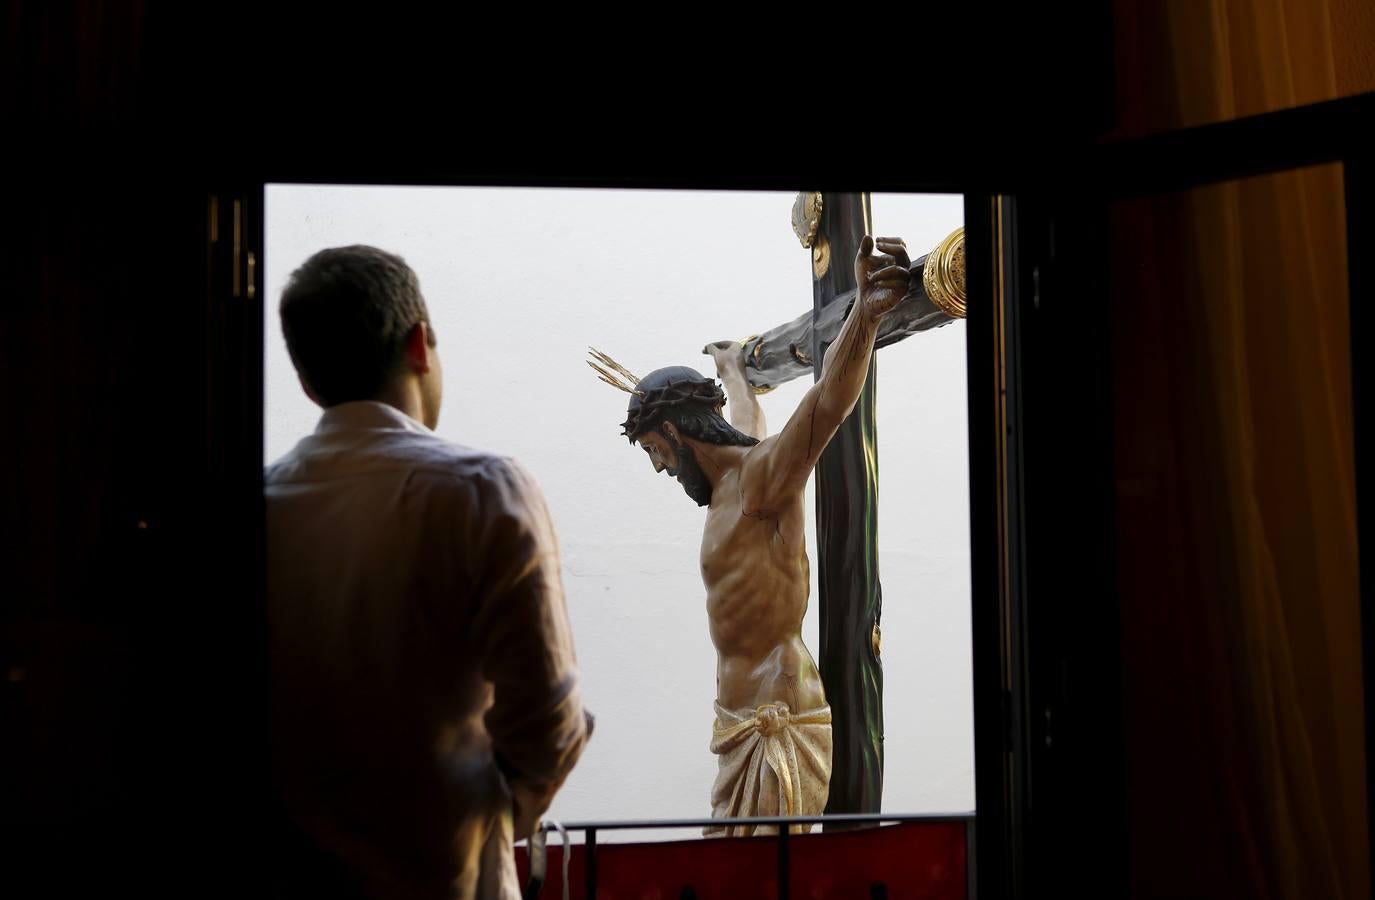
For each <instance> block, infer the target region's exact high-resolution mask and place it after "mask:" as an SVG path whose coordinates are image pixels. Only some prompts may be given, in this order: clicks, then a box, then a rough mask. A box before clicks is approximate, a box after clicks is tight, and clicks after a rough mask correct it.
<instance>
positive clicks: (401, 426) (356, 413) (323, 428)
mask: <svg viewBox="0 0 1375 900" xmlns="http://www.w3.org/2000/svg"><path fill="white" fill-rule="evenodd" d="M379 430H381V431H411V432H415V433H417V434H434V432H433V431H431V430H430V429H428V428H426V427H425V426H424V425H423V424H422V423H420V422H417V421H416V420H415V419H412V418H411V417H410V416H408V415H406V414H405V413H403V412H402V411H401V410H399V409H397V408H396V407H394V406H391V405H389V404H386V403H378V402H376V401H374V400H356V401H353V402H350V403H338V404H335V405H334V406H331V407H329V408H328V409H326V410H325V412H324V415H322V416H320V423H319V424H318V425H316V426H315V433H316V434H328V433H332V432H339V431H379Z"/></svg>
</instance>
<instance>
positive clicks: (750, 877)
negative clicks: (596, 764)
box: [516, 820, 968, 900]
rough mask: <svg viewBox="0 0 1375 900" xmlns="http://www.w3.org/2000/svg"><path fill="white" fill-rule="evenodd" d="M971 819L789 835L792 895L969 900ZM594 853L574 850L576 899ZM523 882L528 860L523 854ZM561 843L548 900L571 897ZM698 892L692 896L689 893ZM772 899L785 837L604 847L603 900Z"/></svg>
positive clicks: (582, 898)
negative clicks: (880, 888) (876, 888)
mask: <svg viewBox="0 0 1375 900" xmlns="http://www.w3.org/2000/svg"><path fill="white" fill-rule="evenodd" d="M965 829H966V824H965V822H964V821H963V820H954V821H942V822H908V823H904V824H900V825H886V826H883V827H881V828H864V829H858V830H854V831H839V832H832V833H829V834H827V833H824V832H823V833H821V834H806V835H792V836H791V837H789V838H788V855H789V859H790V866H789V878H790V882H791V883H790V885H789V887H790V891H789V896H791V897H792V898H794V900H828V898H842V897H844V898H869V897H870V896H874V895H873V894H872V893H871V888H872V887H873V885H875V884H876V883H879V882H881V883H882V884H883V885H884V887H885V888H886V889H887V892H886V894H879V895H878V896H887V897H891V898H897V897H903V898H914V900H967V893H968V883H967V877H966V876H967V871H966V851H967V848H966V846H965V844H966V831H965ZM585 863H586V857H585V853H584V848H583V846H582V845H581V844H574V845H573V852H572V857H571V859H570V860H569V872H568V877H569V881H570V882H571V891H570V892H569V896H570V897H571V898H573V900H586V893H585V891H584V885H585V884H586V880H585V879H586V874H585V872H586V870H585V868H584V867H585ZM516 864H517V867H518V868H519V870H520V879H521V884H522V885H524V884H525V882H526V879H527V878H528V875H529V869H530V866H529V856H528V854H527V852H526V849H525V847H524V846H521V847H517V848H516ZM562 882H563V845H562V839H561V838H560V836H559V834H558V833H557V832H555V833H553V834H551V835H550V836H549V870H548V874H547V876H546V878H545V882H544V889H543V890H542V891H541V892H540V894H539V896H540V897H541V898H552V900H558V898H560V897H562V896H563V891H562ZM686 887H690V888H691V889H692V893H691V895H686V894H685V893H684V890H683V889H684V888H686ZM683 896H694V897H696V898H697V900H751V898H763V900H771V898H774V897H777V896H778V839H777V837H774V836H769V837H747V838H706V839H702V838H696V839H693V840H685V841H672V842H665V843H643V844H604V843H599V844H598V845H597V900H651V898H653V900H678V898H680V897H683Z"/></svg>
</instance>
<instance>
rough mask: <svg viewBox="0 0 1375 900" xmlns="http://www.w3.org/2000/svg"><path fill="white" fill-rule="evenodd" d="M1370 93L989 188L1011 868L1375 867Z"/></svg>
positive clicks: (1280, 870)
mask: <svg viewBox="0 0 1375 900" xmlns="http://www.w3.org/2000/svg"><path fill="white" fill-rule="evenodd" d="M1372 101H1375V97H1372V96H1370V95H1366V96H1363V97H1357V98H1353V99H1349V100H1340V101H1334V102H1331V103H1326V104H1320V105H1315V106H1309V107H1303V108H1299V109H1293V110H1287V111H1283V112H1276V113H1271V114H1268V115H1264V116H1259V117H1256V118H1252V119H1244V120H1239V121H1234V122H1230V123H1226V124H1221V125H1212V126H1208V127H1203V128H1197V129H1191V130H1187V131H1182V132H1174V133H1171V134H1168V135H1162V136H1158V137H1154V138H1144V139H1139V140H1132V141H1126V142H1122V143H1118V144H1114V145H1108V146H1104V147H1101V148H1100V149H1099V151H1098V152H1097V154H1096V158H1095V161H1094V163H1093V164H1092V165H1089V166H1087V167H1085V169H1084V171H1083V172H1082V177H1083V178H1084V179H1086V180H1088V182H1089V183H1090V187H1089V189H1088V190H1084V189H1083V185H1082V184H1081V185H1078V186H1076V188H1075V190H1073V191H1071V192H1067V195H1072V196H1074V197H1082V198H1084V199H1082V200H1074V201H1065V200H1063V199H1057V198H1056V197H1054V196H1042V197H1025V196H1019V197H1017V198H1016V199H1015V201H1004V202H1003V204H1002V205H1001V206H999V207H997V208H996V209H995V210H994V215H993V216H992V217H991V220H992V221H994V222H998V221H1000V219H999V216H1003V215H1005V213H1006V211H1007V209H1008V208H1009V206H1014V205H1015V214H1016V216H1015V221H1014V222H1013V223H1012V225H1010V226H1009V225H1008V224H1007V223H1006V220H1005V219H1002V220H1001V221H1002V222H1003V224H1002V229H1003V231H1002V234H1003V235H1004V240H1003V241H1002V244H1001V257H1000V258H1001V260H1002V266H1003V271H1004V272H1006V273H1007V277H1006V280H1005V282H1004V283H1003V284H1002V285H1001V286H1000V290H1001V295H1000V296H1001V297H1002V303H1001V304H1000V306H999V309H1000V310H1001V314H1002V316H1003V321H1004V323H1005V328H1004V329H1003V331H1002V342H1001V345H1000V346H1001V347H1002V351H1001V352H1002V354H1003V357H1002V359H1003V366H1004V371H1006V372H1007V373H1008V377H1007V381H1006V383H1005V384H1004V385H1003V386H1002V388H1000V390H999V392H998V393H997V394H996V395H990V397H992V396H996V398H997V399H998V401H999V402H1001V403H1003V404H1004V407H1005V409H1006V410H1007V413H1006V414H1007V416H1008V421H1007V423H1006V428H1005V430H1004V432H1003V433H1005V434H1006V435H1008V438H1007V445H1006V447H1005V448H1004V450H1003V453H1002V455H1001V466H1002V471H1004V472H1005V477H1006V478H1007V479H1009V480H1010V484H1011V485H1012V490H1011V491H1010V496H1012V497H1013V498H1015V500H1016V501H1017V503H1014V505H1013V510H1014V513H1013V515H1011V516H1010V517H1009V519H1008V520H1007V523H1006V528H1007V530H1008V531H1007V534H1008V536H1009V537H1008V539H1007V540H1005V541H1004V542H1003V543H1002V546H1003V547H1004V548H1005V556H1006V560H1005V561H1004V564H1003V566H1002V568H1001V569H1000V571H1001V572H1002V577H1003V579H1004V581H1005V585H1004V587H1003V589H1002V594H1001V598H1002V600H1001V605H1000V608H999V610H998V614H999V617H1000V623H999V624H1000V625H1001V626H1002V630H1001V633H1000V634H1001V638H1002V640H1003V647H1002V653H1003V656H1002V659H1001V666H1002V674H1003V677H1004V684H1003V687H1004V689H1005V690H1006V691H1007V713H1006V714H1005V718H1004V720H1003V725H1004V727H1005V729H1006V734H1007V735H1008V736H1009V739H1008V741H1007V743H1006V746H1005V747H1003V748H1001V753H1002V754H1003V758H1004V762H1005V765H1004V767H1003V770H1002V772H1003V775H1002V778H1001V781H999V782H997V783H994V782H992V781H990V782H988V783H987V784H984V783H981V786H980V795H979V808H980V811H981V814H982V813H983V812H985V811H987V810H989V809H990V808H991V807H992V803H991V798H990V799H988V800H986V799H985V792H986V791H988V792H991V791H993V790H1001V791H1002V792H1003V795H1004V796H1005V797H1006V798H1008V803H1007V806H1006V809H1007V810H1008V815H1009V817H1010V820H1009V822H1008V823H1005V828H1004V830H1003V836H1004V844H1003V845H1002V849H1003V855H1002V863H1003V865H1002V867H1001V869H1000V870H999V873H1000V874H1001V875H1004V876H1006V878H1005V881H1004V882H1003V884H1002V885H1001V887H1002V888H1003V889H1004V890H1005V891H1006V895H1007V896H1039V895H1049V892H1050V891H1056V892H1060V893H1063V892H1069V893H1075V892H1076V891H1079V890H1084V889H1087V890H1090V891H1091V892H1092V893H1094V894H1095V895H1097V896H1126V897H1143V898H1144V897H1158V896H1208V897H1213V896H1277V897H1289V896H1325V897H1366V896H1369V895H1370V864H1369V860H1370V834H1371V831H1370V820H1371V815H1370V801H1371V792H1370V788H1371V784H1372V778H1371V776H1370V769H1369V759H1370V753H1369V738H1368V733H1369V723H1370V721H1371V710H1372V705H1371V698H1372V694H1373V693H1375V689H1373V688H1372V683H1371V671H1372V664H1371V662H1370V659H1371V654H1372V652H1375V642H1372V635H1375V632H1372V628H1371V615H1370V613H1369V611H1368V610H1369V605H1368V603H1369V598H1370V595H1371V587H1370V584H1371V579H1370V576H1369V571H1370V569H1369V566H1368V565H1367V566H1366V567H1365V569H1366V576H1365V578H1364V580H1363V579H1362V577H1361V569H1362V566H1361V562H1362V561H1368V560H1369V551H1368V549H1366V550H1364V551H1363V549H1362V546H1361V543H1360V541H1359V531H1360V524H1361V522H1362V520H1363V519H1364V520H1365V524H1366V526H1367V528H1368V527H1369V519H1370V515H1369V513H1370V508H1371V504H1372V503H1373V502H1375V499H1372V494H1371V492H1370V486H1369V482H1370V477H1369V467H1368V465H1367V466H1366V467H1365V468H1366V471H1365V472H1364V473H1363V472H1362V471H1361V468H1362V467H1361V461H1362V459H1363V456H1362V454H1361V452H1360V451H1361V450H1362V449H1364V450H1365V451H1366V453H1365V457H1369V455H1370V454H1369V449H1370V448H1369V447H1361V446H1360V445H1359V444H1358V437H1357V435H1359V434H1361V433H1362V429H1361V428H1360V427H1359V425H1361V424H1362V423H1363V422H1364V423H1365V424H1369V418H1370V412H1369V410H1370V391H1369V388H1368V385H1367V384H1366V382H1367V381H1368V376H1367V374H1366V373H1367V371H1368V365H1367V364H1365V363H1364V362H1363V356H1364V353H1365V352H1366V346H1367V343H1368V342H1367V341H1366V340H1364V339H1363V338H1364V337H1366V336H1368V335H1369V327H1368V325H1367V321H1368V318H1369V316H1368V313H1367V311H1366V306H1367V305H1368V300H1369V297H1370V296H1371V292H1372V288H1375V278H1373V277H1372V268H1371V263H1370V259H1371V256H1372V250H1375V244H1372V240H1371V234H1372V230H1371V218H1372V216H1371V211H1370V210H1371V204H1372V197H1375V193H1372V180H1371V177H1372V176H1371V171H1372V168H1371V166H1372V156H1371V152H1370V145H1369V144H1368V143H1365V142H1362V141H1361V140H1359V139H1357V138H1355V135H1356V134H1358V132H1359V128H1358V127H1357V123H1359V122H1361V121H1369V119H1370V116H1371V113H1372V112H1375V102H1372ZM972 321H973V319H972V318H971V322H972ZM986 387H990V386H986ZM972 393H973V391H971V394H972ZM971 402H972V400H971ZM1367 430H1368V429H1367ZM1362 475H1364V476H1365V477H1364V478H1363V477H1362ZM1362 500H1363V501H1364V502H1361V501H1362ZM1017 510H1020V515H1017ZM1362 513H1364V515H1362ZM1019 554H1020V555H1019ZM990 627H991V626H990ZM976 661H977V660H976ZM980 739H981V741H982V735H981V736H980ZM993 752H995V750H994V749H993V748H989V747H987V746H983V745H982V744H981V745H980V753H989V754H991V753H993ZM979 772H980V774H981V778H982V777H983V776H984V775H986V774H989V768H988V766H987V765H985V761H984V758H983V756H980V758H979ZM989 777H990V778H991V777H992V776H991V775H990V776H989ZM980 850H981V855H982V856H984V857H987V856H988V855H989V854H990V848H989V846H988V841H986V840H984V839H983V832H982V831H981V846H980ZM990 865H992V863H990ZM981 888H982V889H984V890H985V891H988V893H986V894H985V896H1001V895H1003V894H1002V893H1001V892H1000V891H999V890H997V889H994V888H993V887H992V886H991V885H990V884H989V878H988V877H985V878H983V879H982V883H981Z"/></svg>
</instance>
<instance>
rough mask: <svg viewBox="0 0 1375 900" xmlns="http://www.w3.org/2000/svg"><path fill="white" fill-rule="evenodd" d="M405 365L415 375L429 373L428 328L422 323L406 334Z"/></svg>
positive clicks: (418, 323)
mask: <svg viewBox="0 0 1375 900" xmlns="http://www.w3.org/2000/svg"><path fill="white" fill-rule="evenodd" d="M406 365H407V366H409V367H410V369H411V371H412V372H415V373H416V374H417V375H424V374H425V373H427V372H429V371H430V327H429V326H428V325H426V324H425V323H424V322H416V323H415V325H414V326H413V327H412V328H411V330H410V331H409V332H407V333H406Z"/></svg>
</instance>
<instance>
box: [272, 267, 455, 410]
mask: <svg viewBox="0 0 1375 900" xmlns="http://www.w3.org/2000/svg"><path fill="white" fill-rule="evenodd" d="M280 312H281V316H282V333H283V334H284V335H285V336H286V347H287V351H288V352H289V353H290V354H291V362H292V364H293V365H295V366H296V371H297V372H298V373H299V374H300V376H301V380H302V381H304V382H305V384H306V386H307V387H308V388H310V390H311V391H312V392H313V393H314V394H315V396H316V397H318V398H319V400H320V402H321V403H322V404H324V405H325V406H333V405H335V404H336V403H346V402H349V401H351V400H368V399H371V398H373V397H375V396H377V394H378V393H379V392H380V391H381V390H382V388H383V387H385V386H386V383H387V380H388V379H389V378H391V376H392V375H393V374H395V373H396V371H397V369H398V368H399V367H400V364H401V360H402V358H403V353H404V351H405V342H406V335H408V334H410V332H411V329H412V328H414V327H415V326H416V325H417V324H419V323H420V322H424V323H425V324H426V325H427V326H429V339H430V346H434V343H435V340H434V328H433V326H430V314H429V311H428V310H427V309H426V308H425V299H424V298H423V297H422V296H421V295H420V280H419V279H418V278H416V275H415V272H413V271H412V270H411V267H410V266H408V265H406V261H405V260H403V259H402V258H401V257H399V256H397V255H395V254H393V253H387V252H385V251H383V250H378V249H377V248H376V247H367V246H363V245H361V244H359V245H354V246H351V247H332V248H330V249H328V250H321V251H320V252H319V253H316V254H315V255H314V256H312V257H311V258H310V259H308V260H306V261H305V262H304V263H303V264H302V265H301V267H300V268H299V269H297V270H296V271H295V272H292V273H291V278H290V280H289V281H288V282H287V286H286V288H285V289H284V290H283V291H282V302H281V307H280Z"/></svg>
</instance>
